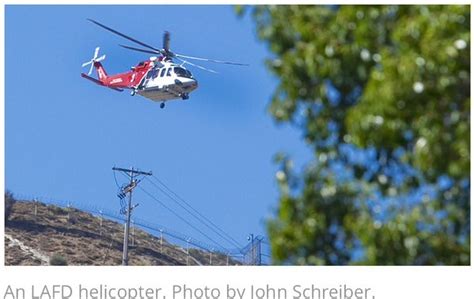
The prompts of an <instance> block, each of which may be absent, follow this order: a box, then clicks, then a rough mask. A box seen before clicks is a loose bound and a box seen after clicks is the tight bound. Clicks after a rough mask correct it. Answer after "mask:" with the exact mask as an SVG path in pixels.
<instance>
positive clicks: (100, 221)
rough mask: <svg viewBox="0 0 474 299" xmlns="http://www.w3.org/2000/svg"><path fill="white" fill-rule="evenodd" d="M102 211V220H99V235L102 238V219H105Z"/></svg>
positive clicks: (100, 213)
mask: <svg viewBox="0 0 474 299" xmlns="http://www.w3.org/2000/svg"><path fill="white" fill-rule="evenodd" d="M102 213H103V212H102V210H99V215H100V218H99V225H100V228H99V235H101V236H102V221H103V220H102V218H103V215H102Z"/></svg>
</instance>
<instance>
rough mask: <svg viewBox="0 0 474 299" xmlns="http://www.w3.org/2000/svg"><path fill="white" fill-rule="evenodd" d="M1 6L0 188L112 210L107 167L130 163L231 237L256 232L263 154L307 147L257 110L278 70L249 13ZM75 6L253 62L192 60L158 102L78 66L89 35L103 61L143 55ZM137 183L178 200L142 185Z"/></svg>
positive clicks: (269, 179)
mask: <svg viewBox="0 0 474 299" xmlns="http://www.w3.org/2000/svg"><path fill="white" fill-rule="evenodd" d="M5 18H6V21H5V24H6V25H5V28H6V33H5V34H6V37H5V39H6V43H5V63H6V76H5V82H6V95H5V179H6V188H7V189H9V190H11V191H12V192H14V193H17V194H23V195H30V196H40V197H49V198H54V199H58V200H65V201H70V202H71V203H73V204H74V203H77V204H89V205H97V206H102V207H105V208H108V209H111V210H117V211H118V210H119V200H118V198H117V197H116V191H117V187H116V185H115V182H114V177H113V173H112V170H111V168H112V167H113V166H114V165H116V166H121V167H129V166H135V167H138V168H140V169H142V170H147V171H148V170H152V171H153V173H154V174H155V175H156V176H157V177H158V178H159V179H160V180H162V181H164V182H165V183H166V184H167V186H168V187H170V188H171V189H172V190H174V191H175V192H176V193H178V194H179V195H180V196H181V197H182V198H184V199H185V200H186V201H187V202H189V203H190V204H191V205H192V206H194V207H195V208H197V209H198V210H199V211H200V212H201V213H202V214H204V215H206V216H208V217H209V218H210V219H211V220H212V221H213V222H214V223H216V224H218V225H219V227H221V228H222V229H223V230H225V231H226V232H227V233H229V234H230V235H231V236H232V237H233V238H234V239H236V240H238V241H239V242H241V243H242V244H244V243H245V242H246V237H247V235H248V234H249V233H255V234H264V233H265V225H264V219H265V218H266V217H268V216H269V215H271V213H272V212H273V210H274V208H275V207H276V203H277V198H278V192H277V186H276V183H275V179H274V177H275V175H274V174H275V171H276V170H277V168H276V165H274V164H273V162H272V158H273V155H274V154H275V153H277V152H279V151H284V152H287V153H289V154H290V155H291V156H292V157H293V158H295V161H296V165H301V164H302V162H304V161H306V160H308V159H309V156H310V153H309V150H308V149H307V148H306V147H305V146H304V144H303V142H302V141H301V138H300V137H301V136H300V133H299V132H298V131H297V130H295V129H292V128H290V127H288V126H284V127H278V126H276V125H275V124H274V123H273V121H272V119H271V118H270V116H269V115H268V114H267V112H266V107H267V104H268V102H269V99H270V96H271V94H272V91H273V89H274V87H275V86H276V79H275V78H273V77H271V76H270V74H269V73H268V72H267V71H266V69H265V67H264V64H263V61H264V59H265V58H266V57H267V56H268V55H269V53H268V51H267V50H266V48H265V46H264V45H263V44H261V43H259V42H258V40H257V38H256V37H255V33H254V31H255V30H254V27H253V24H252V22H251V20H250V19H249V18H248V17H246V18H243V19H239V18H237V17H236V16H235V14H234V12H233V8H232V7H230V6H7V7H6V11H5ZM86 18H92V19H95V20H97V21H100V22H102V23H104V24H106V25H108V26H111V27H113V28H115V29H117V30H119V31H122V32H124V33H127V34H129V35H132V36H134V37H135V38H137V39H140V40H142V41H144V42H146V43H149V44H153V45H156V46H158V47H161V40H162V33H163V31H164V30H168V31H170V32H171V49H172V50H175V51H176V52H178V53H182V54H186V55H194V56H201V57H209V58H215V59H223V60H233V61H240V62H245V63H249V64H250V66H249V67H233V66H225V65H213V64H206V66H208V67H211V68H213V69H215V70H217V71H218V72H219V74H217V75H216V74H212V73H207V72H203V71H201V70H199V69H193V68H190V70H191V71H192V72H193V74H194V75H195V77H197V80H198V81H199V88H198V90H197V91H195V92H194V93H192V94H191V98H190V100H189V101H186V102H185V101H174V102H169V103H168V104H167V106H166V108H165V109H164V110H161V109H160V108H159V104H158V103H154V102H152V101H149V100H147V99H145V98H142V97H140V96H135V97H131V96H130V95H129V94H128V93H126V92H123V93H118V92H115V91H113V90H109V89H106V88H101V87H99V86H97V85H94V84H92V83H91V82H89V81H87V80H84V79H82V78H81V77H80V73H81V71H83V72H87V69H86V68H84V69H81V64H82V63H83V62H86V61H88V60H89V59H90V58H91V57H92V55H93V51H94V49H95V47H96V46H100V47H101V54H106V55H107V59H106V60H105V61H104V63H103V64H104V66H105V68H106V70H107V71H108V73H109V74H113V73H117V72H123V71H126V70H127V69H129V67H131V66H132V65H135V64H136V63H137V62H139V61H140V60H144V59H148V56H146V55H142V54H140V53H136V52H132V51H127V50H125V49H122V48H120V47H119V46H118V44H119V43H124V44H130V43H128V42H127V41H126V40H124V39H121V38H120V37H118V36H115V35H113V34H111V33H109V32H107V31H105V30H103V29H101V28H99V27H97V26H95V25H93V24H91V23H89V22H87V21H86ZM131 45H132V46H133V44H131ZM117 178H119V179H120V180H121V182H123V181H124V180H123V177H121V176H117ZM142 186H143V188H145V189H146V190H148V191H149V192H151V193H153V194H155V195H156V196H157V197H158V198H159V199H160V200H162V201H163V202H165V203H166V204H168V205H169V206H170V207H171V208H173V209H176V211H179V212H183V211H182V210H178V209H177V207H176V206H174V205H173V204H172V202H171V201H170V200H169V199H167V198H166V197H165V196H163V195H162V194H160V193H159V191H158V190H157V189H155V188H154V186H153V185H151V184H149V183H148V182H144V183H143V184H142ZM134 200H136V202H139V203H140V206H139V207H138V208H137V209H136V210H135V215H136V216H137V217H140V218H143V219H146V220H149V221H152V222H157V223H161V224H163V225H166V226H167V227H171V228H173V229H174V230H176V231H178V232H181V233H184V234H188V235H190V236H193V237H195V238H197V239H201V240H205V239H204V238H203V237H202V236H200V235H199V233H197V232H196V231H195V230H193V228H191V227H189V226H188V225H187V224H185V223H183V222H182V221H180V220H179V219H177V218H176V217H175V216H174V215H172V214H170V213H169V212H167V211H166V210H164V209H163V208H162V207H160V206H159V205H158V204H157V203H156V202H154V201H153V200H152V199H150V198H149V197H148V196H147V195H146V194H144V193H143V192H141V191H140V190H138V191H137V192H136V195H135V197H134ZM183 216H186V215H185V214H183ZM190 221H192V219H190ZM201 229H202V230H205V231H208V230H206V228H205V227H204V228H201ZM213 236H214V238H215V239H216V240H218V237H217V236H215V235H213ZM219 241H220V242H222V244H223V245H228V246H229V247H230V246H231V245H229V244H226V243H225V242H224V241H222V240H219Z"/></svg>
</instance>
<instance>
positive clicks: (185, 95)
mask: <svg viewBox="0 0 474 299" xmlns="http://www.w3.org/2000/svg"><path fill="white" fill-rule="evenodd" d="M181 98H182V99H183V100H187V99H189V93H183V94H182V95H181Z"/></svg>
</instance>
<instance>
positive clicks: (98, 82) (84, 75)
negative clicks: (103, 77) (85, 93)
mask: <svg viewBox="0 0 474 299" xmlns="http://www.w3.org/2000/svg"><path fill="white" fill-rule="evenodd" d="M81 77H82V78H85V79H87V80H89V81H92V82H94V83H95V84H98V85H100V86H105V87H108V88H110V89H113V90H115V91H119V92H122V91H123V89H121V88H118V87H113V86H107V85H105V84H104V83H103V82H102V81H100V80H97V79H95V78H92V77H90V76H87V75H86V74H84V73H81Z"/></svg>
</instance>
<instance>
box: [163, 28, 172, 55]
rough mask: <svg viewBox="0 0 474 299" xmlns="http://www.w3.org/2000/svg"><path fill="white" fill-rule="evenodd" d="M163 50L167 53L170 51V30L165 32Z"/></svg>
mask: <svg viewBox="0 0 474 299" xmlns="http://www.w3.org/2000/svg"><path fill="white" fill-rule="evenodd" d="M163 50H165V52H166V53H168V52H169V51H170V33H169V32H168V31H165V33H164V34H163Z"/></svg>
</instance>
